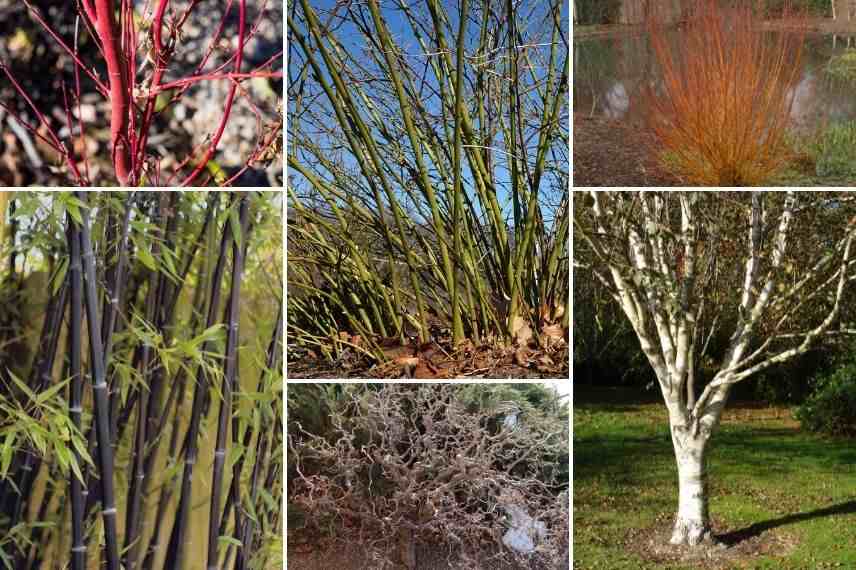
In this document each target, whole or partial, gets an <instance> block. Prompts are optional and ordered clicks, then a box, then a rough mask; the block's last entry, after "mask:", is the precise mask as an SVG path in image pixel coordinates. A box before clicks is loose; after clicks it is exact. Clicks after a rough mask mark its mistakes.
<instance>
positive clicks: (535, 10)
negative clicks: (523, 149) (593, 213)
mask: <svg viewBox="0 0 856 570" xmlns="http://www.w3.org/2000/svg"><path fill="white" fill-rule="evenodd" d="M441 3H442V4H443V5H444V6H446V11H447V13H448V14H449V19H450V27H451V28H452V29H453V30H455V29H457V26H458V13H459V3H458V2H457V1H453V0H441ZM311 4H312V6H313V8H314V9H315V11H316V13H317V14H318V17H319V20H320V21H321V22H322V24H324V23H326V22H327V21H328V20H329V14H330V10H332V9H334V8H335V7H336V5H337V4H341V2H336V1H335V0H314V1H313V2H311ZM407 4H408V5H411V6H417V7H418V8H417V10H418V11H421V12H419V13H425V14H426V15H427V10H426V8H425V7H424V6H425V4H424V3H423V2H417V1H414V0H407ZM397 5H398V2H397V0H381V2H380V6H381V12H382V14H383V16H384V18H385V20H386V22H387V26H388V27H389V30H390V33H391V35H392V37H393V41H395V42H396V43H397V44H398V45H399V46H400V47H401V49H402V51H403V52H404V53H406V54H408V56H407V58H408V61H409V62H410V63H411V64H412V65H414V67H417V68H418V69H419V70H420V71H421V70H422V69H423V66H424V65H426V64H427V62H428V58H430V57H438V56H436V55H425V54H424V50H423V49H422V47H421V46H420V45H419V43H418V42H417V40H416V37H415V34H414V32H413V30H412V29H411V27H410V24H409V23H408V22H407V20H406V18H405V17H404V16H403V15H402V12H401V10H399V9H398V8H397ZM471 5H475V6H478V5H480V2H478V0H472V1H471ZM354 6H357V7H358V6H359V4H358V3H356V2H355V3H354ZM518 6H519V8H518V9H519V10H523V11H525V13H524V14H523V15H522V16H521V19H520V20H519V21H518V25H519V26H521V29H520V30H519V31H520V33H521V34H522V35H523V36H524V41H525V42H526V43H547V42H548V41H549V40H550V38H549V35H548V36H547V37H546V38H541V37H538V38H535V39H534V40H532V39H531V38H532V36H533V30H536V29H537V27H538V26H541V25H542V24H543V21H544V19H545V17H546V16H547V14H548V9H549V3H548V2H546V1H543V0H523V1H522V2H519V3H518ZM355 9H357V8H355ZM530 11H531V13H530ZM339 13H340V14H342V13H343V12H342V10H341V9H340V12H339ZM471 13H472V14H473V17H474V18H476V19H478V18H480V15H479V14H477V13H476V12H475V11H474V10H473V11H471ZM365 14H366V20H367V22H368V24H369V26H370V27H371V26H372V24H371V17H370V15H369V13H368V9H367V8H366V9H365ZM562 17H563V21H564V32H565V38H566V39H569V37H570V35H569V32H568V27H567V26H568V4H567V2H565V3H564V4H563V7H562ZM426 19H427V16H426ZM301 27H302V26H301ZM334 27H335V36H336V38H337V39H338V40H339V41H340V42H341V44H342V46H343V49H346V50H348V51H349V52H350V54H351V55H354V56H355V57H357V58H359V59H358V60H357V61H358V62H360V63H361V64H365V65H367V66H369V65H371V62H370V60H369V58H367V57H364V58H361V57H359V54H361V53H362V52H363V50H365V49H373V47H372V46H367V45H366V41H365V38H364V37H363V35H362V34H361V33H360V32H359V30H358V28H357V27H356V26H355V25H354V24H353V23H351V22H350V21H348V20H347V19H342V18H339V19H337V20H335V26H334ZM479 27H480V26H479V23H478V22H474V21H472V20H471V22H470V24H469V30H468V40H467V49H466V51H467V53H468V54H469V55H471V54H473V53H474V52H475V51H476V47H475V46H476V45H477V43H478V41H479V38H478V34H479ZM304 33H306V31H305V29H304ZM451 37H452V33H451V32H447V36H446V40H447V42H448V41H450V39H451ZM423 39H424V41H425V42H426V43H428V44H429V45H430V44H431V43H433V41H434V40H433V38H432V37H424V38H423ZM292 44H293V45H292V47H291V49H292V54H294V53H298V57H290V58H289V74H290V78H291V79H292V80H293V78H294V77H296V76H297V74H298V73H299V68H300V67H301V65H302V62H303V58H302V57H300V55H299V48H298V47H296V42H292ZM506 45H507V38H500V41H499V46H498V47H499V48H502V47H504V46H506ZM429 49H430V47H429ZM537 50H542V52H541V54H540V56H541V57H545V58H546V56H547V55H548V54H549V46H536V47H533V48H530V50H529V51H530V53H531V54H532V55H533V57H538V54H536V53H535V52H536V51H537ZM432 51H433V50H432ZM502 52H503V50H501V49H500V50H498V53H500V54H501V53H502ZM559 56H560V58H561V57H562V50H561V49H560V50H559ZM453 57H454V56H453ZM562 61H563V60H561V59H560V63H561V62H562ZM542 71H543V70H542ZM539 75H541V74H540V73H539ZM557 76H558V73H557ZM424 87H425V88H426V91H427V89H429V88H430V89H437V87H438V86H437V81H436V78H435V77H434V75H433V73H431V72H430V71H429V72H428V73H427V78H426V80H425V84H424ZM318 90H319V91H320V89H318ZM314 104H316V105H329V102H328V101H326V99H325V98H324V97H320V98H319V99H317V100H316V101H315V102H314ZM424 104H425V108H426V109H427V110H428V111H429V112H431V113H437V114H439V111H440V103H439V99H438V98H437V97H434V96H429V97H427V98H426V99H425V100H424ZM567 112H568V111H567V108H566V109H565V110H564V115H565V116H564V118H563V119H564V122H565V129H567ZM471 113H473V110H472V109H471ZM473 118H474V120H475V114H474V113H473ZM289 119H290V120H292V115H290V116H289ZM434 128H435V130H442V129H443V125H442V124H438V125H435V126H434ZM526 134H527V136H528V137H529V138H530V142H529V146H530V147H531V148H534V146H535V144H537V137H535V136H534V131H531V130H530V131H529V132H527V133H526ZM379 139H380V137H379V135H377V136H376V140H379ZM317 142H319V143H322V142H323V139H319V140H318V141H317ZM492 146H494V147H498V148H499V149H500V150H505V147H504V144H503V141H502V136H501V133H500V134H498V139H497V140H494V141H493V144H492ZM405 147H406V148H408V149H409V148H410V147H409V144H405ZM426 159H427V157H426ZM529 159H530V160H534V151H532V150H531V149H530V152H529ZM344 160H345V163H346V164H349V165H354V166H355V161H354V159H353V158H352V157H350V158H349V157H345V158H344ZM549 160H551V157H548V161H549ZM494 161H495V165H496V166H495V168H494V173H495V179H496V183H497V198H498V199H499V201H500V203H501V204H503V206H504V208H503V209H504V212H505V214H507V215H508V214H510V212H511V205H510V200H509V192H508V190H507V187H508V185H509V180H510V173H509V171H508V168H507V162H506V161H505V155H504V154H503V153H501V152H495V153H494ZM560 167H561V168H563V170H564V172H565V173H567V172H568V165H567V164H565V165H563V167H562V166H560ZM429 168H430V167H429ZM463 174H464V179H465V186H466V187H467V190H468V194H469V195H470V196H471V197H473V198H474V192H473V191H472V187H471V186H472V179H471V174H470V172H469V169H468V168H465V169H464V172H463ZM547 178H548V180H544V181H542V184H541V189H540V191H539V193H541V192H543V191H545V189H546V187H547V185H548V184H549V177H547ZM300 182H301V181H300V180H299V179H298V180H296V183H297V184H298V185H299V184H300ZM545 214H546V212H545Z"/></svg>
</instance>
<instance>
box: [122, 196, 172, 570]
mask: <svg viewBox="0 0 856 570" xmlns="http://www.w3.org/2000/svg"><path fill="white" fill-rule="evenodd" d="M161 204H163V201H161ZM162 212H163V209H162V208H159V214H160V213H162ZM151 254H152V257H153V258H157V257H158V255H159V254H160V245H159V242H158V240H157V239H154V240H152V252H151ZM160 277H161V274H159V273H158V272H155V271H152V272H151V274H150V275H149V290H148V293H147V296H146V321H147V322H149V323H152V322H154V320H155V311H156V307H157V297H158V291H159V288H160V286H161V284H162V279H161V278H160ZM150 352H151V349H150V347H149V345H148V343H143V345H142V346H141V348H140V375H141V376H142V378H143V382H144V384H145V385H146V386H151V377H150V373H149V372H150V362H149V361H150ZM151 394H152V390H150V389H147V388H146V387H144V388H143V389H142V390H140V391H139V396H138V400H137V401H138V406H137V425H136V433H135V437H134V455H133V461H132V462H131V477H130V481H131V485H130V488H129V490H128V500H127V502H126V504H127V505H128V506H127V509H128V510H127V517H126V519H125V546H124V549H123V550H124V553H125V554H124V559H123V562H124V567H125V570H135V569H136V567H137V553H138V551H139V543H140V540H139V539H140V531H141V525H142V520H143V517H142V511H143V504H142V501H143V488H144V482H145V479H146V471H145V464H146V461H145V459H146V445H147V443H148V441H149V402H150V396H151Z"/></svg>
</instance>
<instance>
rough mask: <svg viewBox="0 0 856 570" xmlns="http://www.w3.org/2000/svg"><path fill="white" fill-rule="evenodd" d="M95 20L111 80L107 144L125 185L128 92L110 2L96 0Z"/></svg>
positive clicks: (128, 153) (128, 157)
mask: <svg viewBox="0 0 856 570" xmlns="http://www.w3.org/2000/svg"><path fill="white" fill-rule="evenodd" d="M95 9H96V12H97V17H98V21H97V22H95V26H96V29H97V30H98V36H99V38H100V39H101V47H102V48H103V50H104V60H105V62H106V63H107V74H108V75H109V79H110V143H111V145H112V146H113V164H114V168H115V171H116V179H117V180H118V181H119V184H120V185H122V186H125V185H126V184H127V183H128V179H129V178H130V176H131V149H130V144H129V143H130V137H129V136H128V109H129V107H130V98H131V94H130V93H129V89H128V77H127V74H126V73H125V62H124V60H123V59H122V51H121V49H120V47H119V38H118V34H116V18H115V15H114V9H113V0H95Z"/></svg>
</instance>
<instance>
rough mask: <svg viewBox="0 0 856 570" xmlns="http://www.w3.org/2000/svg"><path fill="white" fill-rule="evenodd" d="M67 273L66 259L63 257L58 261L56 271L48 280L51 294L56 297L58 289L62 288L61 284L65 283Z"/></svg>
mask: <svg viewBox="0 0 856 570" xmlns="http://www.w3.org/2000/svg"><path fill="white" fill-rule="evenodd" d="M67 272H68V258H67V257H63V258H62V259H60V260H59V263H58V264H57V266H56V270H55V271H54V273H53V275H51V278H50V284H51V294H52V295H56V294H57V291H59V288H60V287H62V284H63V282H64V281H65V275H66V273H67Z"/></svg>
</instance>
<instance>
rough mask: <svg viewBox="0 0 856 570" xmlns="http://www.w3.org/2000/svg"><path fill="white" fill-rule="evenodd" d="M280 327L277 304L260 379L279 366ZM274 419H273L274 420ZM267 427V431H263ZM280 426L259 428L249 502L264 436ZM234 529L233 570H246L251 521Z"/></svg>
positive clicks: (253, 494)
mask: <svg viewBox="0 0 856 570" xmlns="http://www.w3.org/2000/svg"><path fill="white" fill-rule="evenodd" d="M282 327H283V310H282V303H281V302H280V304H279V311H278V312H277V317H276V327H275V328H274V331H273V335H272V337H271V341H270V344H269V345H268V351H267V361H266V362H265V369H264V370H263V371H262V377H264V375H265V374H270V373H272V372H273V371H275V370H276V369H277V366H278V365H279V359H280V356H282ZM264 388H265V386H264V384H263V383H262V382H259V390H263V389H264ZM275 419H276V418H274V420H275ZM265 427H267V428H268V429H265ZM281 428H282V426H280V425H278V424H277V423H276V422H275V421H274V425H272V426H264V425H263V427H262V428H261V430H260V433H259V434H258V440H257V443H256V462H255V464H254V465H253V469H252V475H251V477H250V481H251V482H250V501H251V502H252V503H255V501H256V494H257V491H258V475H259V466H260V465H261V464H262V456H263V455H264V453H265V452H264V450H265V447H266V444H267V441H268V437H267V436H266V434H267V433H268V432H269V430H277V431H278V430H280V429H281ZM245 456H246V453H245V454H244V455H242V456H241V460H242V461H241V463H242V464H243V459H244V457H245ZM240 473H241V470H240V469H238V470H237V471H236V472H235V473H234V474H233V477H236V478H239V474H240ZM234 508H235V512H236V513H237V512H238V511H239V510H240V508H241V501H240V498H238V499H236V502H235V507H234ZM235 527H236V528H237V529H238V530H237V533H236V534H237V535H238V539H239V540H240V541H241V546H240V547H239V548H238V553H237V556H236V558H235V570H247V554H248V553H249V552H252V550H250V549H251V545H250V540H251V537H252V535H253V519H252V518H250V517H244V518H243V519H242V520H241V523H240V524H239V523H238V522H237V517H236V522H235Z"/></svg>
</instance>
